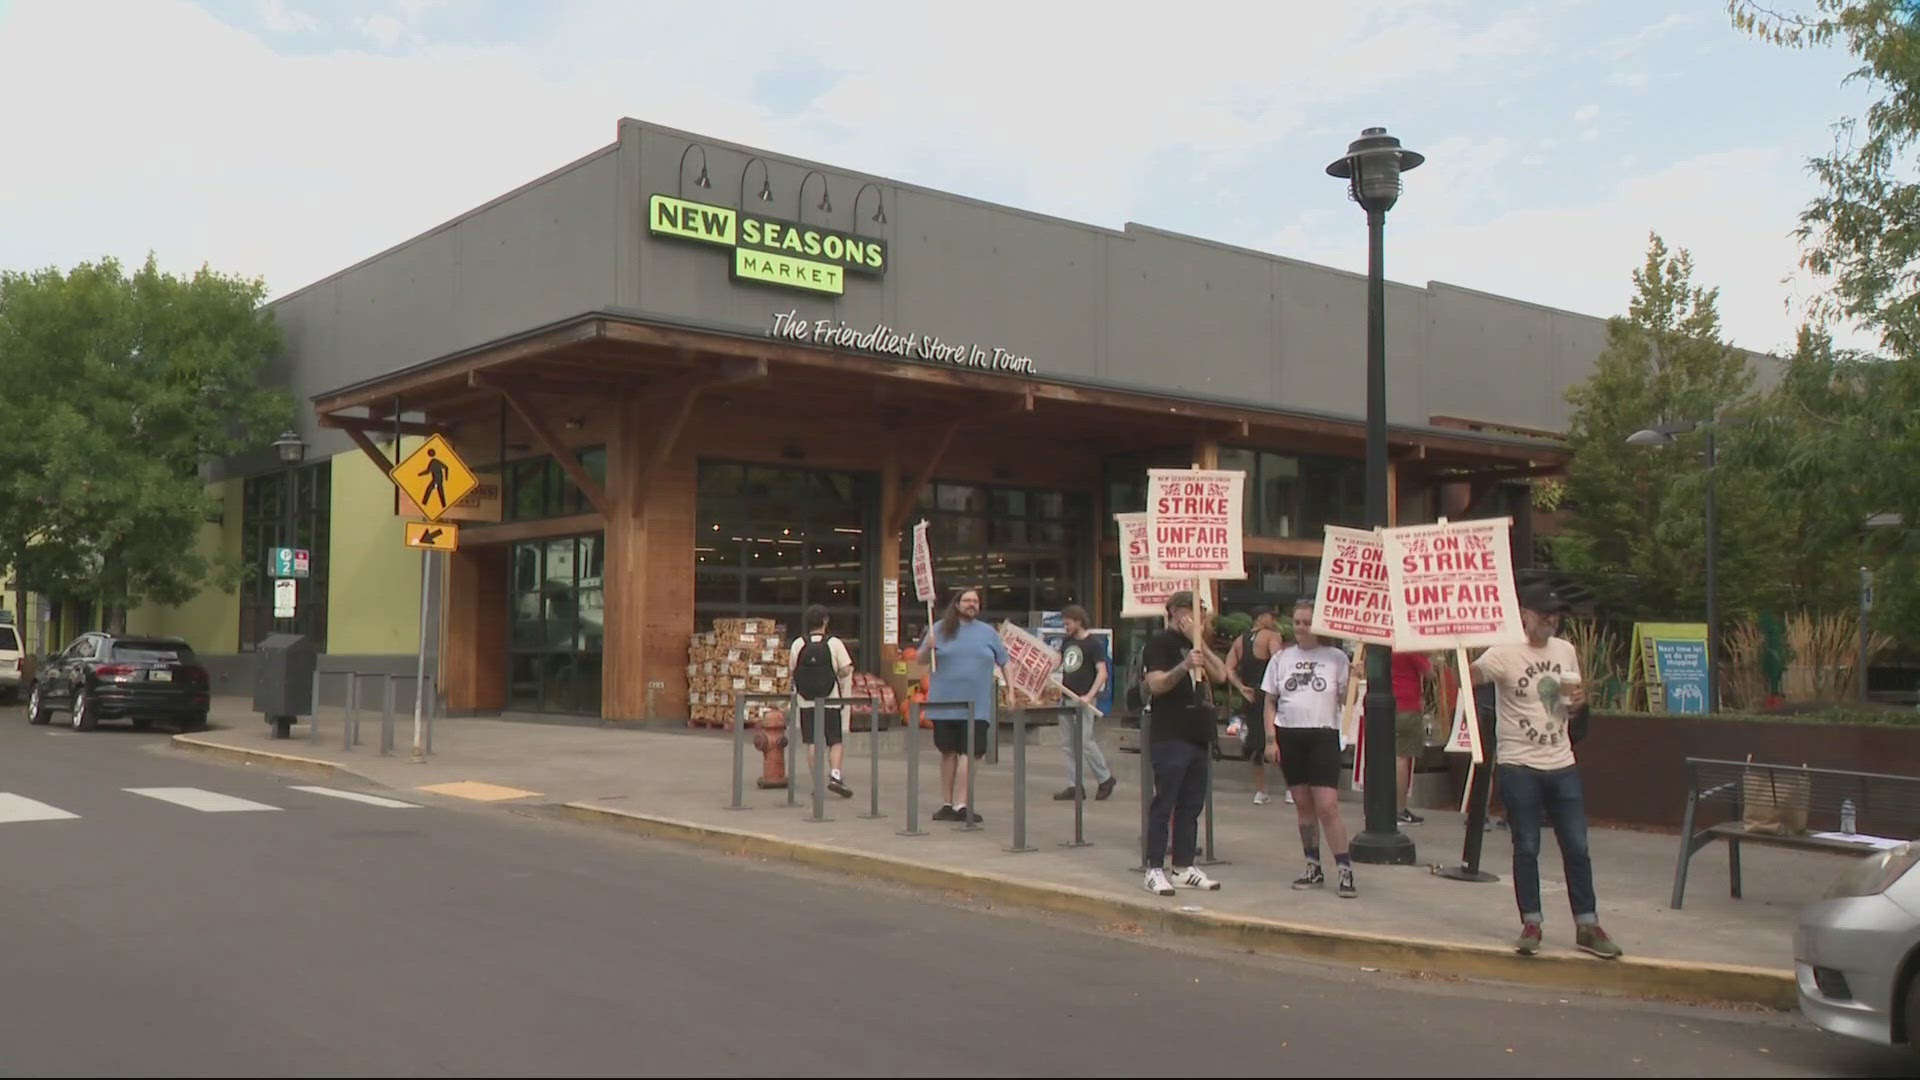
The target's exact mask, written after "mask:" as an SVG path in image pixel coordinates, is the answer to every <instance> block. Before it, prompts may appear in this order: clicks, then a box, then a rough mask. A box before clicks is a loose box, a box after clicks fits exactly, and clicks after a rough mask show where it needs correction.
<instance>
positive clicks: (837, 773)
mask: <svg viewBox="0 0 1920 1080" xmlns="http://www.w3.org/2000/svg"><path fill="white" fill-rule="evenodd" d="M833 778H834V779H835V780H838V779H840V770H839V769H834V770H833Z"/></svg>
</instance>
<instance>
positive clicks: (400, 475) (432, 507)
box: [387, 435, 480, 520]
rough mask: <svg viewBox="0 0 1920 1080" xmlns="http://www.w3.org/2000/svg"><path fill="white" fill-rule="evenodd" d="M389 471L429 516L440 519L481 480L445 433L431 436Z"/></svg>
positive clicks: (409, 496)
mask: <svg viewBox="0 0 1920 1080" xmlns="http://www.w3.org/2000/svg"><path fill="white" fill-rule="evenodd" d="M387 475H388V476H389V477H390V478H392V480H393V482H394V484H395V485H396V486H398V487H399V488H400V490H401V491H404V492H406V493H407V498H409V499H412V500H413V505H415V506H417V507H419V508H420V512H421V513H422V514H425V515H426V516H427V518H428V519H429V520H438V519H439V517H440V515H441V514H444V513H446V512H447V508H448V507H451V506H452V505H453V504H454V503H457V502H459V501H460V500H461V499H464V498H466V496H467V493H468V492H469V491H472V490H473V489H474V486H475V485H476V484H478V483H479V482H480V479H479V477H476V476H474V475H473V470H472V469H469V468H467V463H466V462H464V461H461V460H460V455H459V454H456V453H454V452H453V444H451V443H449V442H447V440H446V438H445V437H444V436H441V435H431V436H428V438H427V441H426V442H424V443H421V444H420V449H418V450H415V451H414V452H413V453H411V454H408V455H407V459H406V460H405V461H402V462H401V463H400V464H398V465H396V466H394V468H393V471H392V472H389V473H388V474H387Z"/></svg>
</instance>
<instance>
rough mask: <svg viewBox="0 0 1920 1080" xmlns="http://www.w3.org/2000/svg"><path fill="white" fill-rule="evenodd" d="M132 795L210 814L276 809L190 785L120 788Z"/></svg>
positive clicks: (275, 808)
mask: <svg viewBox="0 0 1920 1080" xmlns="http://www.w3.org/2000/svg"><path fill="white" fill-rule="evenodd" d="M121 790H122V791H126V792H128V793H130V794H134V795H145V796H146V797H147V798H149V799H159V800H160V801H161V802H170V803H173V804H174V805H176V806H184V807H186V808H187V809H189V810H204V811H206V812H207V813H210V814H226V813H233V812H236V811H241V810H278V809H280V808H279V807H277V806H268V805H267V804H266V803H257V802H254V801H252V800H251V799H236V798H234V797H233V796H232V795H222V794H220V793H219V792H215V791H206V790H203V789H201V788H192V787H146V788H138V787H130V788H122V789H121Z"/></svg>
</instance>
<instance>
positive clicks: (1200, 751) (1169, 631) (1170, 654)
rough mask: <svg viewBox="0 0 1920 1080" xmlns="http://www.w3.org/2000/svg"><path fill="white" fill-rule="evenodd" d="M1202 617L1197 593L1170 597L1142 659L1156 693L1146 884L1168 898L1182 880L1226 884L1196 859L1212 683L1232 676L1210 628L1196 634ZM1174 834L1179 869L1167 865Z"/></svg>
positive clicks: (1191, 884) (1211, 732) (1150, 719)
mask: <svg viewBox="0 0 1920 1080" xmlns="http://www.w3.org/2000/svg"><path fill="white" fill-rule="evenodd" d="M1199 618H1200V614H1199V612H1198V611H1197V610H1195V607H1194V600H1193V594H1192V593H1191V592H1188V591H1187V590H1185V589H1182V590H1181V591H1179V592H1177V593H1174V594H1173V595H1172V596H1170V597H1168V598H1167V625H1166V628H1165V629H1163V630H1161V631H1160V632H1159V633H1156V634H1154V635H1153V637H1152V638H1149V639H1148V641H1147V647H1146V649H1145V651H1144V652H1142V653H1141V658H1140V664H1141V667H1143V668H1144V669H1145V670H1146V678H1145V682H1146V690H1147V695H1148V697H1149V698H1150V699H1151V704H1150V705H1149V706H1148V709H1147V723H1148V724H1149V725H1150V727H1149V735H1148V742H1147V750H1148V758H1149V760H1150V761H1151V762H1152V765H1153V781H1152V782H1153V802H1152V803H1151V804H1150V805H1149V807H1148V809H1147V879H1146V889H1147V891H1148V892H1150V893H1157V894H1159V895H1161V896H1172V895H1173V894H1174V889H1175V887H1176V886H1177V887H1180V888H1186V889H1202V890H1209V891H1210V890H1213V889H1218V888H1219V887H1220V883H1219V882H1217V881H1215V880H1213V879H1212V878H1210V877H1208V876H1207V875H1206V873H1205V872H1204V871H1202V870H1201V869H1200V868H1199V867H1197V866H1195V865H1194V864H1193V863H1194V855H1195V854H1196V851H1197V848H1198V843H1197V840H1196V837H1197V835H1198V832H1199V822H1200V811H1201V809H1202V808H1204V807H1205V806H1206V805H1207V755H1208V754H1209V753H1210V752H1211V751H1212V749H1213V740H1214V736H1215V734H1216V727H1215V720H1214V715H1213V694H1212V691H1211V689H1210V686H1209V684H1211V683H1220V682H1226V681H1227V670H1226V667H1225V665H1223V664H1222V663H1221V662H1220V658H1219V657H1217V656H1215V655H1214V654H1213V651H1212V650H1211V649H1208V648H1207V647H1206V645H1205V643H1204V641H1203V640H1202V639H1203V637H1204V634H1203V633H1200V632H1196V631H1197V629H1198V630H1203V629H1204V627H1203V625H1202V624H1201V623H1200V622H1199V621H1198V620H1199ZM1196 642H1198V644H1196ZM1143 782H1144V781H1143ZM1169 832H1171V834H1172V836H1171V838H1172V841H1173V873H1172V874H1171V875H1169V874H1168V873H1167V870H1166V866H1165V864H1166V858H1167V841H1168V838H1169V836H1168V834H1169Z"/></svg>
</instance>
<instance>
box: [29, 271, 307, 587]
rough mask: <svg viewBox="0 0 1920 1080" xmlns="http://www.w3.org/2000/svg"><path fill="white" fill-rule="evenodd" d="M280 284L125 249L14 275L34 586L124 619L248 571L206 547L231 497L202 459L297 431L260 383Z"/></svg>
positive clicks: (274, 342) (278, 398) (287, 407)
mask: <svg viewBox="0 0 1920 1080" xmlns="http://www.w3.org/2000/svg"><path fill="white" fill-rule="evenodd" d="M265 290H266V286H265V285H264V283H262V282H261V281H259V280H257V279H256V280H246V279H241V278H235V277H230V276H227V275H223V274H219V273H216V272H214V271H212V270H208V269H204V268H203V269H201V270H200V271H199V272H198V273H196V274H194V275H192V276H191V277H185V278H183V277H176V276H174V275H172V274H164V273H161V272H160V270H159V269H158V268H157V267H156V266H155V264H154V260H153V258H152V257H151V256H149V257H148V259H147V261H146V264H145V265H143V266H142V267H141V268H140V269H139V270H138V271H136V272H134V273H132V274H131V275H129V274H127V273H126V272H125V271H124V270H123V269H122V267H121V266H120V264H119V263H118V262H116V261H114V260H112V259H103V260H101V261H100V262H97V263H82V264H81V265H79V266H76V267H74V268H73V269H72V270H71V271H66V272H62V271H60V270H57V269H47V270H39V271H34V272H31V273H13V272H8V273H0V372H4V373H5V379H6V386H7V393H8V399H9V400H8V408H7V409H6V411H5V414H4V420H0V563H4V564H5V565H8V566H11V567H13V568H15V569H16V570H17V571H18V573H19V575H20V578H21V580H22V581H23V583H24V584H25V585H26V586H27V587H28V588H30V589H34V590H39V591H46V592H48V593H51V594H53V595H56V596H68V597H74V598H78V599H95V600H98V601H100V602H101V603H102V605H103V607H104V608H105V609H106V610H107V611H108V612H110V613H111V616H110V617H112V618H114V619H115V621H116V623H118V622H119V620H121V619H124V612H125V609H126V608H127V607H128V606H130V605H134V604H139V603H141V602H143V601H157V602H161V603H180V602H183V601H185V600H187V599H188V598H189V597H191V596H192V595H193V594H194V593H195V592H196V591H198V590H199V589H200V588H201V587H203V586H205V585H207V584H210V583H212V584H226V583H227V582H228V581H230V579H231V577H232V575H233V573H234V572H235V571H236V569H237V568H234V567H229V566H221V565H216V564H214V563H213V562H210V561H209V560H208V559H206V558H204V557H202V556H201V555H199V554H198V553H197V552H196V547H197V544H196V541H197V538H198V534H199V530H200V528H201V526H202V525H203V523H204V522H205V521H206V520H207V519H208V517H209V516H210V515H211V513H212V512H213V511H214V509H215V508H216V506H217V503H216V502H215V500H214V497H213V496H212V495H211V494H210V493H209V492H208V490H207V487H206V483H205V481H204V479H203V473H202V470H203V468H204V467H205V466H206V465H207V464H208V463H209V462H212V461H214V460H216V459H219V458H221V457H225V456H229V455H233V454H236V453H240V452H244V451H249V450H255V449H257V448H258V447H260V446H261V445H262V444H263V443H264V442H265V441H266V440H267V439H270V438H271V437H272V434H273V433H274V432H276V431H278V430H280V429H281V428H283V427H285V426H286V425H287V423H288V422H289V421H290V420H291V418H292V415H293V406H292V402H291V400H290V398H289V397H288V396H287V395H286V394H285V393H282V392H278V391H269V390H265V389H262V388H261V386H260V381H259V379H260V374H261V370H262V367H263V365H264V364H265V363H266V361H267V360H268V358H269V357H271V356H272V355H273V354H274V353H275V352H276V351H277V350H278V348H279V333H278V331H277V330H276V329H275V328H274V326H273V325H272V322H271V321H270V320H269V319H268V318H266V317H265V316H263V315H262V314H261V313H260V312H259V307H260V303H261V300H262V299H263V298H264V295H265Z"/></svg>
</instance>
